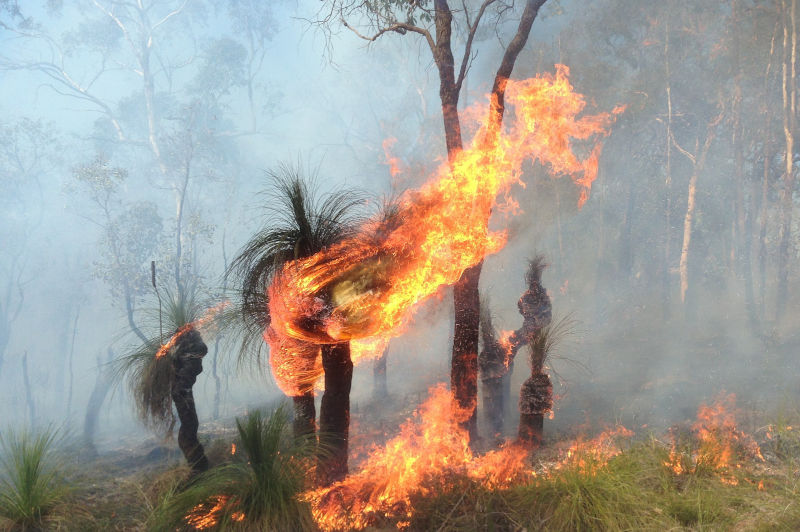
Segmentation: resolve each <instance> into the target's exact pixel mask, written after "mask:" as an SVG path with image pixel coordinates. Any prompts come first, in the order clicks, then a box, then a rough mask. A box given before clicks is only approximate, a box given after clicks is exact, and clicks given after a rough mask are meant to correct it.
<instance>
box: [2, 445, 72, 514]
mask: <svg viewBox="0 0 800 532" xmlns="http://www.w3.org/2000/svg"><path fill="white" fill-rule="evenodd" d="M56 437H57V431H55V430H53V429H45V430H43V431H41V432H28V431H21V432H15V431H13V430H4V431H3V433H2V434H0V449H2V455H0V529H3V530H5V527H6V525H10V529H12V530H44V529H45V528H46V527H45V523H46V520H47V518H48V517H49V516H50V515H51V514H52V513H53V512H54V510H55V509H56V508H57V507H58V506H59V505H60V504H62V503H63V502H65V501H66V499H67V497H68V494H69V490H68V488H67V486H66V483H65V482H64V479H63V477H62V474H61V467H60V465H59V460H58V458H57V457H56V456H55V455H54V453H53V446H54V444H55V441H56ZM3 521H5V523H4V522H3Z"/></svg>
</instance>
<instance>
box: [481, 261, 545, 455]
mask: <svg viewBox="0 0 800 532" xmlns="http://www.w3.org/2000/svg"><path fill="white" fill-rule="evenodd" d="M544 268H545V262H544V257H542V256H541V255H540V256H537V257H536V258H534V259H533V260H531V261H530V264H529V266H528V271H527V273H526V274H525V282H526V283H527V285H528V290H526V291H525V293H524V294H523V295H522V297H521V298H520V299H519V301H518V302H517V308H519V313H520V314H522V327H520V328H519V329H517V330H516V331H514V332H512V333H511V334H510V335H508V336H507V337H506V338H503V339H498V336H497V332H496V331H495V329H494V325H493V324H492V317H491V312H490V310H489V304H488V302H486V301H484V302H482V303H481V337H482V341H483V349H482V350H481V353H480V356H479V358H478V363H479V367H480V373H481V382H482V385H483V397H484V405H485V410H486V416H487V418H488V420H489V423H490V425H491V429H492V434H493V436H494V437H495V438H499V437H500V435H501V434H502V431H503V422H504V414H503V413H504V410H505V408H504V407H505V404H504V397H505V394H504V391H503V381H504V379H505V378H506V376H507V374H508V373H509V370H510V368H512V367H513V366H512V364H513V362H514V357H515V356H516V354H517V352H518V351H519V350H520V349H521V348H522V347H523V346H525V345H528V346H530V349H531V353H532V356H531V367H532V373H531V378H530V379H528V380H527V381H525V384H523V392H522V393H523V394H524V395H525V397H526V398H527V399H525V404H524V405H523V399H522V396H520V397H521V398H520V412H523V408H524V411H525V412H526V413H529V414H525V416H527V415H533V416H534V418H532V419H538V418H537V416H540V415H543V414H544V413H547V412H548V411H549V410H550V408H552V385H550V378H549V377H548V376H547V375H546V374H544V373H543V367H544V360H545V358H546V352H544V351H542V349H543V348H544V347H545V346H544V344H542V340H541V336H542V331H543V330H544V329H545V328H547V327H548V326H549V324H550V321H551V319H552V317H551V309H552V306H551V304H550V297H549V296H548V295H547V291H546V290H545V289H544V287H543V286H542V271H543V270H544ZM526 387H527V388H526ZM547 390H549V392H548V391H547ZM534 397H535V398H536V400H534V399H532V398H534ZM537 401H538V402H537ZM540 403H541V404H540ZM545 406H546V408H544V407H545ZM542 408H544V410H542ZM539 410H542V412H541V413H533V412H534V411H535V412H538V411H539ZM525 420H526V421H525V422H526V423H527V422H528V418H527V417H525ZM535 424H536V423H535V422H534V425H535ZM526 426H528V425H526ZM539 426H540V428H539V432H538V434H539V439H541V422H539ZM526 430H527V429H526ZM520 434H522V433H521V432H520ZM521 440H522V441H525V442H528V441H529V438H528V436H526V437H524V438H523V437H521Z"/></svg>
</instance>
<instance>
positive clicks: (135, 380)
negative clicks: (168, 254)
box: [115, 290, 208, 474]
mask: <svg viewBox="0 0 800 532" xmlns="http://www.w3.org/2000/svg"><path fill="white" fill-rule="evenodd" d="M202 308H203V307H202V305H201V304H200V303H199V301H198V300H197V298H196V296H195V291H193V290H185V291H184V290H181V291H176V292H175V293H172V292H168V293H167V297H166V298H165V309H164V310H165V312H164V318H165V323H164V325H165V327H166V330H167V331H168V333H167V336H163V337H162V335H161V331H159V332H158V334H154V335H153V336H151V337H150V338H148V340H147V341H146V342H143V343H142V344H140V345H139V346H138V348H136V349H135V350H134V351H133V352H131V353H129V354H127V355H125V356H123V357H122V358H120V359H118V361H117V363H116V368H115V369H116V372H115V373H116V375H117V377H118V378H119V377H123V376H124V377H126V378H127V381H128V386H129V388H130V392H131V395H132V396H133V399H134V402H135V405H136V411H137V414H138V416H139V419H141V420H142V422H143V423H145V424H146V425H148V426H149V427H150V428H152V429H153V430H154V431H155V432H157V433H162V434H170V433H171V432H172V429H173V427H174V425H175V422H176V419H175V413H174V411H173V406H174V407H175V412H177V414H178V420H179V421H180V428H179V430H178V446H179V447H180V449H181V451H182V452H183V455H184V456H185V457H186V460H187V462H188V463H189V466H190V467H191V469H192V473H193V474H196V473H198V472H201V471H204V470H206V469H208V459H207V458H206V456H205V452H204V450H203V446H202V445H201V444H200V441H199V440H198V438H197V429H198V427H199V422H198V419H197V409H196V407H195V403H194V395H193V393H192V386H193V385H194V382H195V379H196V378H197V375H199V374H200V373H201V372H202V371H203V366H202V358H203V357H204V356H205V354H206V353H207V352H208V348H207V347H206V345H205V343H204V342H203V339H202V337H201V336H200V333H199V332H198V331H197V329H196V327H195V323H196V322H197V320H198V319H199V318H200V317H201V316H200V313H201V311H202Z"/></svg>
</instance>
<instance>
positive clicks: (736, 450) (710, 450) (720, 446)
mask: <svg viewBox="0 0 800 532" xmlns="http://www.w3.org/2000/svg"><path fill="white" fill-rule="evenodd" d="M692 432H693V433H694V436H695V438H696V440H697V443H698V447H697V449H696V450H694V452H692V453H691V455H687V453H686V452H681V451H680V450H678V442H677V441H676V440H677V439H676V438H673V443H672V448H671V449H670V453H669V459H668V460H667V461H666V462H665V463H664V465H666V466H667V467H669V468H670V469H672V471H673V472H674V473H675V474H677V475H680V474H683V473H694V472H696V471H697V470H698V467H707V468H709V469H711V470H712V471H714V472H716V473H717V474H718V475H719V477H720V480H721V481H722V482H724V483H726V484H732V485H736V484H738V480H737V479H736V478H734V477H732V476H730V475H729V474H728V472H729V470H730V469H731V467H733V466H734V463H733V462H734V459H735V458H736V456H737V455H742V454H743V455H745V456H749V457H752V458H757V459H759V460H761V461H763V460H764V457H763V456H762V455H761V449H760V448H759V446H758V444H757V443H756V441H755V440H754V439H753V438H752V437H751V436H749V435H748V434H745V433H744V432H742V431H740V430H739V429H738V428H737V426H736V395H735V394H728V395H721V396H720V397H718V398H717V400H716V401H715V402H714V404H712V405H710V406H709V405H706V404H702V405H700V408H698V410H697V420H696V421H695V422H694V424H693V425H692ZM735 467H737V468H738V467H741V464H735Z"/></svg>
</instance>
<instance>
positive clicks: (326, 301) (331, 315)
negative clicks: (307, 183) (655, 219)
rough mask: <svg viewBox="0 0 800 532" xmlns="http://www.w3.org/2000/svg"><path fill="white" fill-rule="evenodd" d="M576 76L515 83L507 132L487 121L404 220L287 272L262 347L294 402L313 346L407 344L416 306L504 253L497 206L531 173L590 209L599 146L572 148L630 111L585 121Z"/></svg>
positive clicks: (367, 231)
mask: <svg viewBox="0 0 800 532" xmlns="http://www.w3.org/2000/svg"><path fill="white" fill-rule="evenodd" d="M568 75H569V69H568V68H567V67H566V66H563V65H557V66H556V72H555V74H542V75H539V76H537V77H535V78H531V79H527V80H524V81H511V80H509V81H508V84H507V89H506V100H507V102H508V104H507V106H508V108H509V114H511V113H512V111H513V119H512V117H511V116H509V119H508V120H507V121H506V122H507V123H511V124H512V125H511V126H510V127H506V128H505V129H504V130H503V131H500V132H499V133H498V135H496V136H493V135H490V134H489V133H488V123H489V120H488V118H484V120H483V123H481V124H478V132H477V134H476V135H475V140H474V141H473V143H472V145H471V146H470V147H469V148H467V149H464V150H463V151H461V152H459V153H457V154H456V155H455V157H453V158H452V160H451V161H449V163H443V164H442V165H441V166H440V167H439V169H438V172H437V174H436V176H435V177H434V179H432V180H430V181H429V182H428V183H426V184H425V185H423V186H422V187H421V188H419V189H417V190H412V191H409V192H407V193H406V194H404V195H403V196H402V197H401V198H400V200H399V202H398V206H397V213H396V215H393V216H389V217H387V218H386V219H383V220H380V221H377V220H376V221H372V222H370V223H367V224H365V226H364V227H363V228H362V231H361V232H360V234H359V236H358V237H355V238H351V239H348V240H345V241H343V242H341V243H339V244H337V245H334V246H332V247H330V248H328V249H326V250H324V251H323V252H320V253H317V254H316V255H313V256H311V257H308V258H305V259H300V260H296V261H293V262H290V263H289V264H287V265H286V266H284V268H283V269H282V271H281V272H279V274H278V275H277V276H276V277H275V279H274V280H273V283H272V284H271V286H270V288H269V301H270V309H269V310H270V315H271V317H272V324H271V328H270V329H269V330H268V331H266V332H265V338H266V340H267V341H268V342H269V344H270V360H271V365H272V369H273V375H274V376H275V379H276V381H277V383H278V386H279V387H280V388H281V389H282V390H283V391H284V392H285V393H287V394H288V395H299V394H301V393H304V392H306V391H308V390H310V389H311V387H312V385H313V382H314V380H316V378H317V377H318V376H319V375H320V373H321V368H320V364H319V363H318V361H317V360H318V357H317V354H318V349H314V348H312V347H310V345H318V344H323V343H336V342H343V341H351V340H359V339H366V338H376V337H378V338H384V339H388V338H391V337H394V336H397V335H399V334H401V333H402V331H403V330H404V328H405V325H406V324H407V323H408V321H409V319H410V318H411V315H412V314H413V310H414V308H415V306H416V305H417V304H418V303H419V302H421V301H423V300H424V299H426V298H428V297H430V296H431V295H433V294H435V293H436V292H437V291H438V290H439V289H440V288H441V287H443V286H448V285H452V284H454V283H455V282H456V281H458V279H459V278H460V277H461V274H462V272H463V271H464V270H465V269H467V268H469V267H470V266H473V265H475V264H477V263H478V262H480V261H481V260H482V259H483V258H484V257H485V256H486V255H487V254H490V253H494V252H496V251H498V250H499V249H501V248H502V247H503V245H504V244H505V242H506V238H507V236H506V234H505V232H490V231H489V230H488V229H487V223H488V219H489V216H490V212H491V210H492V208H493V206H495V205H496V200H497V198H498V196H503V197H505V198H508V197H509V190H510V188H511V187H512V186H513V185H514V184H518V183H520V176H521V174H522V165H523V163H524V162H525V161H531V162H534V161H539V162H540V163H542V164H543V165H545V166H547V167H549V169H550V170H551V172H552V173H553V175H555V176H560V175H565V174H566V175H571V176H572V178H573V180H574V181H575V182H576V183H577V184H578V185H579V186H580V187H581V199H580V204H582V203H583V202H584V201H586V198H587V197H588V192H589V189H590V187H591V185H592V182H593V181H594V180H595V178H596V177H597V167H598V156H599V153H600V146H601V145H600V143H599V142H597V143H596V144H595V145H594V147H593V149H591V151H590V154H589V155H588V156H587V157H586V158H585V159H580V158H579V157H578V156H576V155H575V153H574V152H573V141H574V140H586V139H589V138H591V137H593V136H598V135H599V136H602V135H607V134H608V131H607V127H608V126H609V125H610V124H611V122H612V121H613V120H614V118H615V115H616V114H617V113H620V112H621V111H622V108H617V109H615V110H614V111H612V113H601V114H598V115H586V116H582V117H578V115H579V114H580V113H581V112H582V111H583V109H584V107H585V105H586V103H585V101H584V98H583V96H582V95H580V94H578V93H576V92H574V91H573V89H572V86H571V85H570V83H569V79H568ZM484 108H485V107H484ZM465 115H467V116H476V115H477V113H465ZM484 115H485V113H484ZM505 203H506V204H508V203H509V200H508V199H506V202H505ZM307 344H310V345H307ZM367 358H368V357H367Z"/></svg>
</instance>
